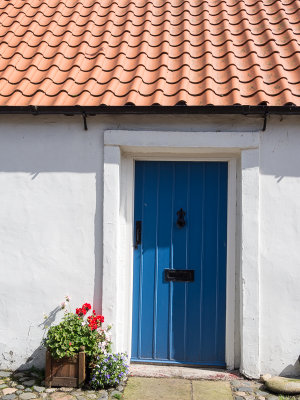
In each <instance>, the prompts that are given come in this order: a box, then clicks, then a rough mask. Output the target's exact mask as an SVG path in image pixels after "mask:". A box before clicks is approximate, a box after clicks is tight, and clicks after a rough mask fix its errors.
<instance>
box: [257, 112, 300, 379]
mask: <svg viewBox="0 0 300 400" xmlns="http://www.w3.org/2000/svg"><path fill="white" fill-rule="evenodd" d="M299 127H300V119H297V118H293V119H291V122H290V123H285V122H284V121H280V119H279V118H276V119H275V118H274V123H273V124H272V129H271V130H270V129H268V130H267V131H266V132H264V133H263V134H262V135H261V146H260V172H261V181H260V185H261V186H260V202H261V204H260V215H261V222H260V230H261V232H260V256H261V258H260V268H261V282H260V287H261V341H260V342H261V343H260V347H261V355H260V357H261V372H262V373H264V372H270V373H272V374H282V375H290V374H292V375H299V374H300V365H299V362H298V356H299V354H300V312H299V310H300V290H299V283H300V156H299V152H300V128H299Z"/></svg>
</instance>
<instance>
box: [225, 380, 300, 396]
mask: <svg viewBox="0 0 300 400" xmlns="http://www.w3.org/2000/svg"><path fill="white" fill-rule="evenodd" d="M231 389H232V393H233V398H234V400H300V396H279V395H278V396H277V395H275V394H272V393H270V392H268V391H267V389H266V388H265V386H264V385H263V384H262V383H259V382H256V381H248V380H233V381H231Z"/></svg>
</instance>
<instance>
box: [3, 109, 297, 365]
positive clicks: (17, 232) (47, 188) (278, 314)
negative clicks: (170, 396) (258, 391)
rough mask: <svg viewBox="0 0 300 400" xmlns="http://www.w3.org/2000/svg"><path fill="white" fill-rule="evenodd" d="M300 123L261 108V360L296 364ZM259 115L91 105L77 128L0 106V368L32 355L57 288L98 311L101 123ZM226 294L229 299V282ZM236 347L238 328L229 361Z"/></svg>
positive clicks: (158, 123)
mask: <svg viewBox="0 0 300 400" xmlns="http://www.w3.org/2000/svg"><path fill="white" fill-rule="evenodd" d="M171 121H172V122H171ZM299 123H300V119H299V117H289V118H287V117H285V118H283V120H282V121H280V118H279V117H278V118H277V117H272V118H271V119H270V120H269V121H268V125H267V131H266V132H264V133H262V135H261V146H260V174H261V176H260V215H261V220H260V246H259V247H260V276H261V282H260V302H261V307H260V309H261V314H260V332H261V335H260V340H259V355H260V365H259V367H260V370H261V372H268V371H270V372H272V373H281V372H283V373H285V372H288V373H296V372H299V370H298V364H297V363H296V360H297V357H298V352H299V331H300V317H299V312H298V310H299V305H300V294H299V290H298V286H299V285H298V282H299V278H300V276H299V275H300V268H299V267H300V265H299V264H300V261H299V256H298V248H299V242H300V232H299V226H300V213H299V206H298V204H297V199H298V202H299V196H300V178H299V176H300V172H299V171H300V161H299V156H298V154H299V149H300V132H299V129H298V126H299ZM261 127H262V119H261V118H253V117H237V116H230V117H228V116H227V117H226V116H220V117H216V116H211V117H205V116H178V117H175V116H172V118H171V119H170V116H124V117H116V116H111V117H108V116H97V117H89V118H88V128H89V130H88V131H87V132H85V131H84V130H83V126H82V119H81V118H80V117H63V116H61V117H57V116H53V117H52V116H48V117H40V116H37V117H33V116H14V117H11V116H1V117H0V188H1V191H0V193H1V194H0V243H1V247H0V269H1V274H0V309H1V312H2V317H1V320H0V368H17V367H19V366H21V365H23V366H26V367H29V366H31V365H32V364H35V365H38V366H42V365H43V362H44V360H43V354H42V352H41V351H40V350H39V345H40V340H41V338H42V335H43V327H44V325H43V313H46V314H48V315H49V314H51V312H53V314H51V315H52V317H51V318H52V319H53V320H54V319H55V317H56V320H57V319H58V318H59V316H60V315H61V313H60V312H58V313H56V311H57V307H58V306H59V303H60V302H61V301H62V300H63V297H64V295H65V294H69V295H70V296H71V297H72V305H73V306H74V307H75V306H78V304H80V303H81V302H82V301H90V302H92V303H93V304H94V306H95V307H96V309H98V310H99V311H101V307H102V305H101V298H102V282H101V279H102V278H101V275H102V274H101V269H102V239H103V238H102V198H103V192H102V185H103V132H104V130H106V129H134V130H156V129H157V130H176V131H180V130H183V131H189V130H190V131H237V132H240V131H244V132H247V131H252V130H256V131H257V130H260V129H261ZM238 161H239V160H238ZM238 176H240V175H239V173H238ZM239 197H241V194H240V187H239V185H238V199H239ZM239 232H241V228H240V226H239V225H238V226H237V234H238V233H239ZM237 243H239V238H237ZM239 259H240V253H239V250H237V260H239ZM238 267H239V263H237V277H239V276H240V271H239V268H238ZM236 281H237V282H239V279H237V280H236ZM236 298H237V306H236V310H239V289H238V288H237V296H236ZM108 322H109V321H108ZM238 326H239V316H238V314H237V316H236V327H238ZM239 348H240V343H239V329H238V328H237V329H236V353H235V354H236V366H238V365H239ZM28 359H29V361H28V362H27V363H26V360H28ZM294 364H295V367H290V368H289V369H288V370H287V367H289V366H294Z"/></svg>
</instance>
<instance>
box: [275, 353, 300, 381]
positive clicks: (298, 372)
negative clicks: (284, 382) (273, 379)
mask: <svg viewBox="0 0 300 400" xmlns="http://www.w3.org/2000/svg"><path fill="white" fill-rule="evenodd" d="M299 358H300V356H299ZM299 358H298V360H297V361H296V362H295V364H294V365H292V364H290V365H288V366H287V367H285V368H284V369H283V370H282V371H281V372H280V374H279V375H280V376H286V377H295V376H298V377H300V360H299Z"/></svg>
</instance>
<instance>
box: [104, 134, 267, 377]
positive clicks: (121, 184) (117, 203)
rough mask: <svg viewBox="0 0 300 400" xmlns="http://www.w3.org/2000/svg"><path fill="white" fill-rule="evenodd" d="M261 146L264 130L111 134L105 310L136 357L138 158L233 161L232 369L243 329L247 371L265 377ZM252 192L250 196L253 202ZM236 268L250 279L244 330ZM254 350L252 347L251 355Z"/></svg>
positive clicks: (107, 137)
mask: <svg viewBox="0 0 300 400" xmlns="http://www.w3.org/2000/svg"><path fill="white" fill-rule="evenodd" d="M258 145H259V133H258V132H242V133H239V132H167V131H155V132H146V131H106V132H105V133H104V193H103V199H104V201H103V282H102V287H103V290H102V312H103V314H104V315H105V317H106V320H107V321H108V322H109V323H110V322H112V324H113V326H114V327H113V342H114V349H115V350H116V351H127V352H128V354H130V353H131V325H132V315H131V310H132V281H133V251H132V249H133V214H134V213H133V211H134V207H133V206H134V204H133V192H134V161H135V160H152V161H153V160H159V161H227V162H228V209H227V298H226V365H227V368H228V369H233V368H234V366H235V365H234V364H235V345H234V342H235V331H236V329H238V330H239V331H240V332H239V333H240V335H241V362H242V365H241V369H242V371H244V372H246V373H247V374H248V375H251V376H257V374H258V373H259V365H258V363H259V341H258V340H259V313H257V310H258V304H259V279H258V278H259V270H258V265H259V264H258V188H259V185H258V182H259V179H258V176H259V175H258V155H259V154H258ZM240 160H241V169H240V172H241V174H240V175H241V176H240V179H241V198H242V202H241V203H242V209H241V210H240V211H241V214H242V215H243V211H244V204H246V206H247V207H250V208H249V210H250V212H247V217H246V218H245V221H246V222H247V226H245V224H244V220H243V218H242V219H241V221H240V223H241V231H242V239H241V240H240V241H239V240H236V231H237V229H236V228H237V223H236V216H237V209H236V204H237V172H238V171H237V163H239V161H240ZM244 176H245V179H244ZM244 193H245V194H247V198H245V199H244V197H245V196H244ZM244 200H245V202H244ZM238 214H239V213H238ZM255 238H256V239H255ZM237 242H241V243H238V244H239V248H238V249H237V247H236V243H237ZM244 249H245V250H244ZM248 249H249V250H248ZM237 250H238V251H237ZM239 250H240V252H239ZM249 252H251V254H252V255H251V256H250V255H249ZM240 259H241V260H240ZM236 261H237V262H236ZM240 261H241V263H240ZM236 265H238V268H239V269H240V270H241V279H242V280H243V285H242V288H243V290H242V291H241V306H240V321H241V327H240V328H239V327H237V326H236V324H235V309H236V305H235V293H236V279H235V275H236V270H237V269H236ZM249 268H250V269H251V277H250V278H251V279H250V280H249V286H250V285H251V288H250V287H249V288H247V290H246V291H245V279H246V278H247V274H249V271H250V270H249ZM247 284H248V283H247ZM248 289H249V290H250V294H249V290H248ZM252 316H255V318H252ZM249 317H250V318H249ZM249 329H250V330H251V331H249ZM247 345H249V346H250V347H248V348H247V351H245V349H246V347H247Z"/></svg>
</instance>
